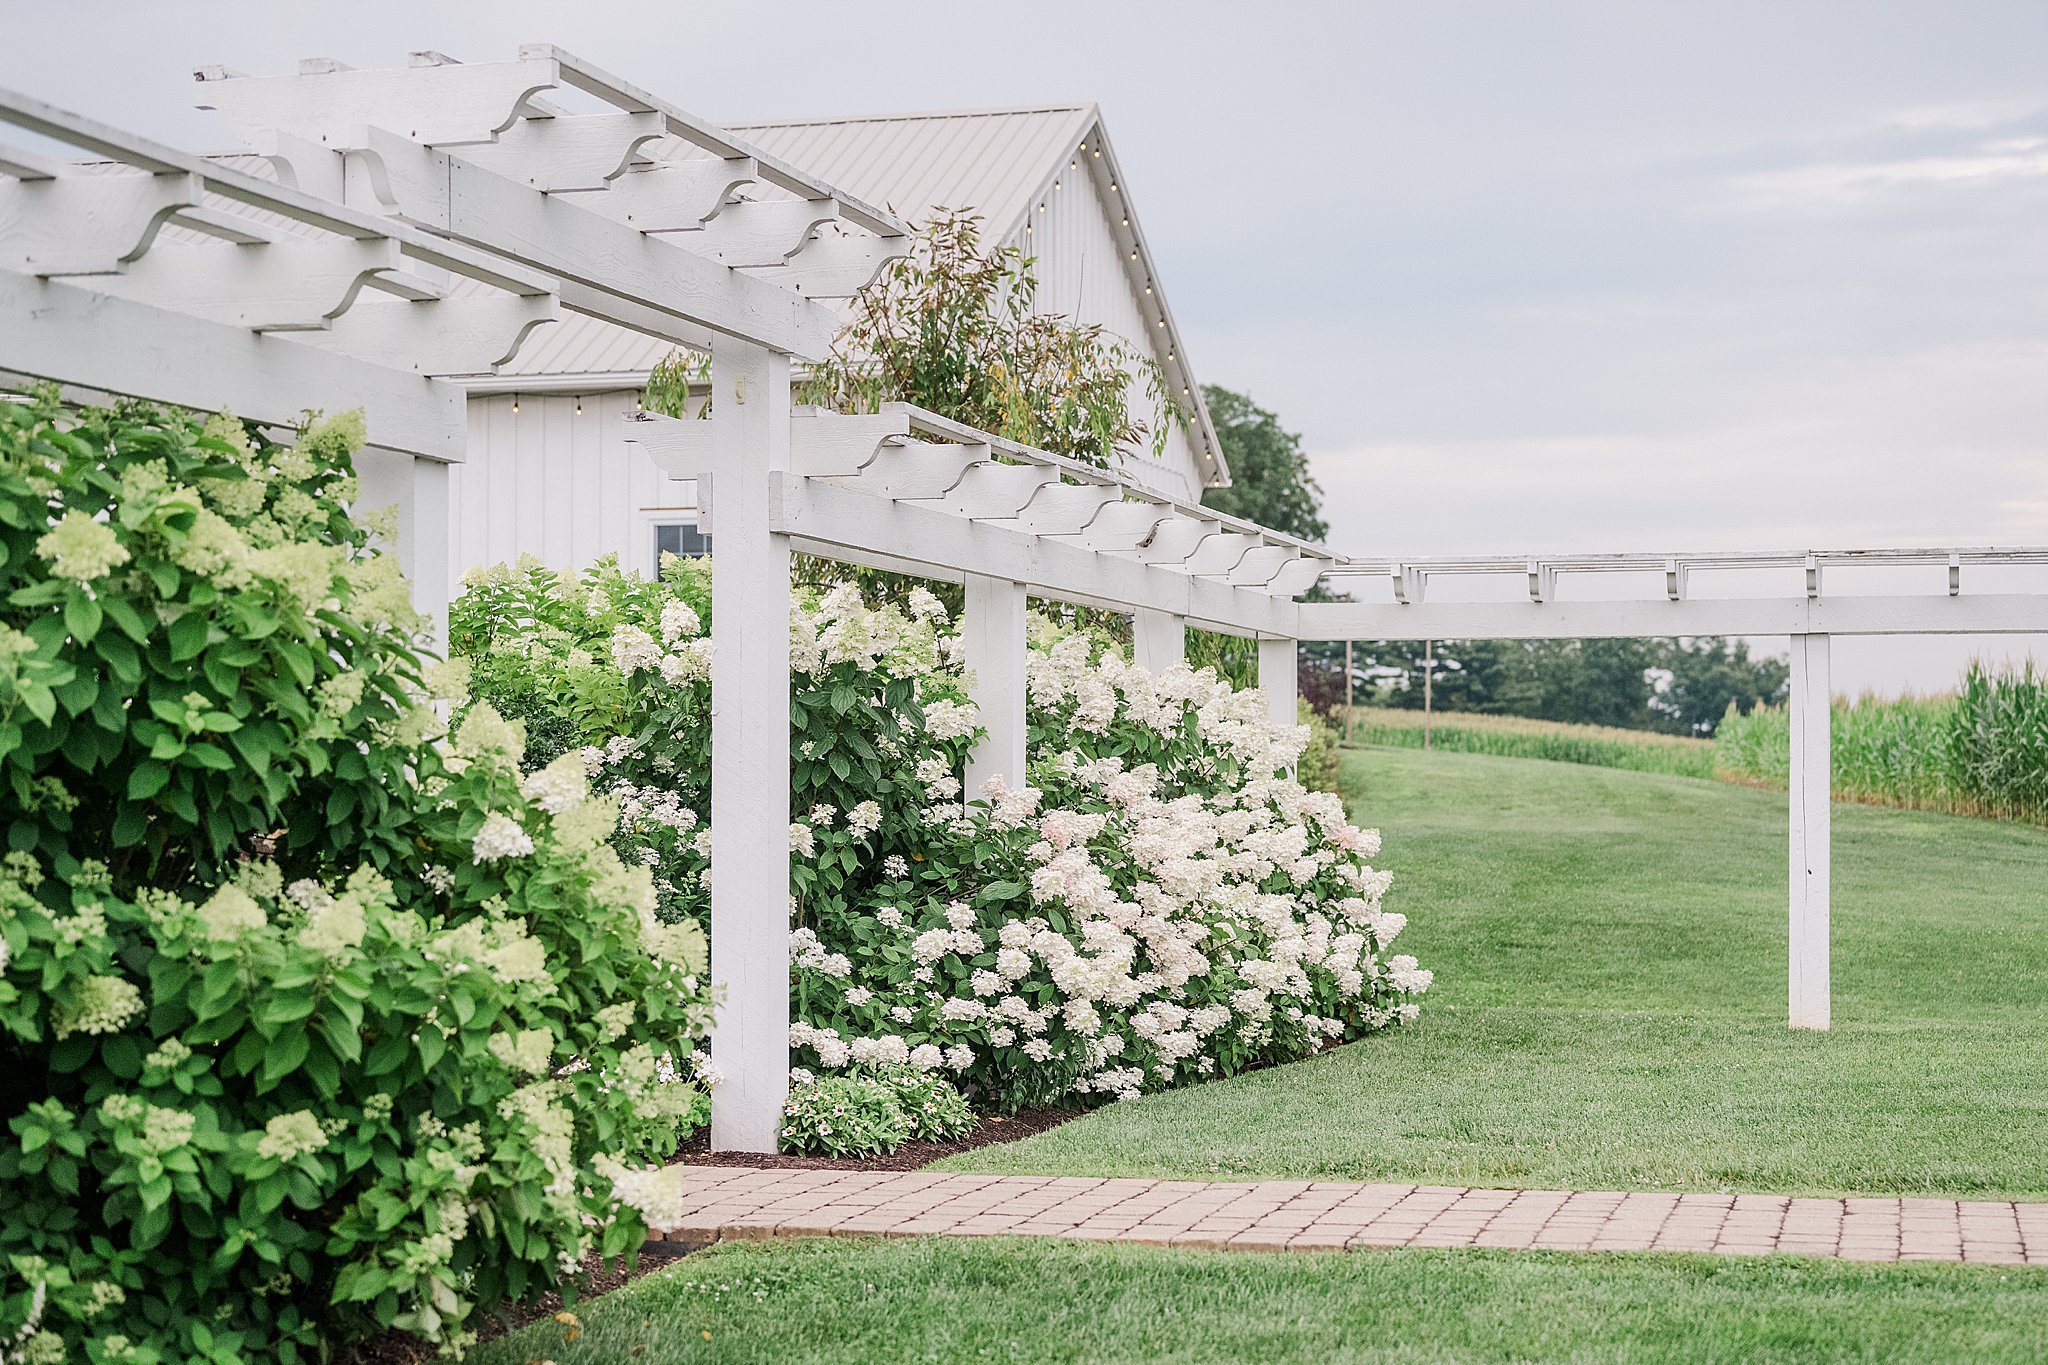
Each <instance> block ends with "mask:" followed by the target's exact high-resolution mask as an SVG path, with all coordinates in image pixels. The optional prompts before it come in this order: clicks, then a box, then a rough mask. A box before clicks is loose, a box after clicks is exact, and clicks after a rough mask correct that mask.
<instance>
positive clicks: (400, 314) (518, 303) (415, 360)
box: [306, 294, 561, 376]
mask: <svg viewBox="0 0 2048 1365" xmlns="http://www.w3.org/2000/svg"><path fill="white" fill-rule="evenodd" d="M560 316H561V305H560V304H559V303H558V302H557V301H556V300H555V298H554V297H553V296H552V295H546V294H543V295H540V296H539V297H537V298H521V297H519V296H518V295H516V294H499V295H497V296H496V297H494V298H455V299H435V300H426V301H422V302H419V303H390V304H364V305H362V306H360V307H355V308H350V309H349V310H348V311H347V312H345V313H343V314H341V315H340V316H339V317H337V318H335V319H334V320H333V321H332V322H330V323H329V324H328V328H327V330H326V331H324V332H319V333H315V334H313V335H311V336H309V337H307V338H306V339H307V340H308V341H309V342H311V343H312V344H314V345H318V346H326V347H331V348H332V349H334V350H336V351H339V352H341V353H342V354H343V355H352V356H357V357H359V358H361V359H363V360H375V361H381V362H383V363H385V364H389V365H392V366H393V367H394V368H399V367H403V368H406V369H409V370H412V371H413V372H414V373H416V374H429V375H436V376H440V375H473V374H488V373H490V372H491V371H492V370H495V369H496V368H497V367H498V366H500V365H502V364H504V363H505V362H506V361H508V360H510V359H511V358H512V357H513V355H514V354H515V353H517V351H518V350H519V347H520V345H521V343H523V342H524V341H525V340H526V337H527V334H528V333H529V332H531V331H532V330H533V329H534V328H536V327H539V326H542V325H544V324H546V323H551V322H554V321H555V320H556V319H557V318H559V317H560Z"/></svg>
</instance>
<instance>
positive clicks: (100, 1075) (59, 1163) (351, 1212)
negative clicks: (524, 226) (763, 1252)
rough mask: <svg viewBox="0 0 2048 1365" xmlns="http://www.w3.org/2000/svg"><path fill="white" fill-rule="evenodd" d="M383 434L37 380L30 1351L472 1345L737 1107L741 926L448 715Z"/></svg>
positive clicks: (25, 668) (29, 608)
mask: <svg viewBox="0 0 2048 1365" xmlns="http://www.w3.org/2000/svg"><path fill="white" fill-rule="evenodd" d="M360 439H361V426H360V422H359V420H357V419H353V418H339V419H332V420H328V421H324V422H311V423H309V425H308V427H307V429H306V430H305V431H304V432H303V433H301V434H300V435H299V437H298V439H297V440H296V441H294V442H292V443H290V444H276V443H273V442H271V441H269V440H267V439H265V438H264V437H263V436H262V435H261V434H259V433H257V432H255V431H252V430H248V429H245V428H244V427H243V426H242V424H240V423H238V422H235V421H233V420H232V419H227V418H215V419H212V420H206V421H202V420H200V419H196V418H189V417H186V416H183V415H180V414H172V413H164V412H158V411H153V410H148V409H142V408H127V409H122V410H118V411H112V412H100V411H89V412H77V411H72V410H68V409H65V408H63V407H61V406H59V405H58V404H57V403H56V402H55V401H54V400H52V399H49V398H40V399H38V400H37V401H35V402H33V403H30V404H20V405H8V406H5V407H0V442H4V444H0V546H4V549H5V553H6V560H5V566H4V574H5V583H4V593H5V605H4V615H0V772H4V774H5V777H6V781H7V784H8V788H9V792H10V795H11V797H12V800H11V802H10V811H9V822H8V826H7V838H8V847H9V850H10V851H9V852H8V854H7V855H6V861H5V864H4V867H0V968H4V975H0V1113H4V1117H5V1120H6V1126H7V1130H8V1133H9V1134H10V1137H9V1139H8V1140H7V1141H5V1142H0V1256H4V1257H5V1258H6V1259H5V1271H6V1276H7V1278H6V1279H5V1280H4V1281H0V1340H6V1341H8V1342H9V1343H11V1344H10V1346H9V1347H8V1349H9V1351H10V1352H12V1353H14V1354H13V1355H11V1356H10V1358H16V1357H19V1358H23V1359H35V1360H41V1359H50V1360H55V1359H66V1358H68V1359H91V1360H94V1361H112V1360H134V1361H188V1360H211V1361H229V1360H243V1359H274V1358H275V1359H315V1358H322V1357H323V1356H324V1354H325V1353H326V1352H327V1351H328V1349H329V1348H330V1347H331V1345H332V1344H333V1343H334V1342H336V1341H338V1340H341V1339H343V1338H346V1337H347V1336H350V1335H352V1334H356V1333H360V1332H367V1331H371V1330H374V1329H376V1328H379V1327H385V1326H391V1325H398V1326H402V1327H407V1328H411V1329H413V1330H415V1331H417V1332H419V1333H420V1334H422V1335H424V1336H426V1337H428V1338H430V1339H434V1340H437V1341H440V1342H442V1343H443V1344H446V1345H451V1346H459V1345H460V1343H461V1342H462V1341H463V1340H464V1339H465V1330H466V1329H465V1327H464V1323H465V1320H466V1318H467V1317H468V1315H469V1314H470V1312H471V1311H472V1310H473V1308H474V1307H475V1306H476V1305H478V1304H486V1305H488V1304H491V1303H494V1302H496V1301H498V1300H500V1299H503V1298H506V1297H519V1296H523V1295H527V1294H530V1293H532V1292H535V1291H537V1290H539V1289H541V1288H543V1287H547V1286H552V1285H555V1284H557V1283H560V1282H562V1281H563V1280H564V1279H565V1278H566V1277H567V1276H569V1275H571V1274H572V1273H573V1272H574V1271H575V1270H576V1268H577V1266H578V1264H579V1262H580V1261H581V1260H582V1259H583V1258H584V1257H585V1256H586V1255H588V1254H591V1253H593V1252H599V1251H602V1252H608V1253H616V1252H619V1251H622V1250H624V1249H626V1248H629V1247H631V1246H633V1245H635V1244H636V1241H637V1237H638V1235H639V1233H640V1231H641V1220H640V1216H639V1213H638V1212H637V1211H636V1209H635V1207H634V1206H633V1204H632V1203H631V1202H630V1201H632V1200H635V1199H637V1198H639V1197H640V1196H639V1194H638V1192H639V1191H640V1190H641V1189H642V1188H643V1186H644V1184H645V1176H644V1174H643V1173H642V1171H641V1170H640V1169H638V1168H639V1167H641V1166H642V1165H643V1164H644V1163H646V1162H648V1161H650V1160H654V1159H658V1158H660V1157H662V1156H665V1155H667V1154H668V1153H669V1152H671V1151H672V1150H673V1149H674V1146H675V1143H676V1140H677V1137H678V1135H679V1133H680V1132H681V1131H682V1130H683V1129H684V1128H685V1126H686V1125H687V1124H688V1123H689V1122H690V1121H691V1120H692V1119H693V1118H695V1117H698V1111H700V1110H701V1108H702V1104H703V1096H702V1093H701V1091H699V1090H698V1089H697V1088H696V1087H695V1086H694V1085H692V1084H690V1083H689V1082H688V1081H687V1080H685V1079H683V1078H682V1077H681V1076H679V1075H678V1068H687V1067H688V1065H689V1062H688V1058H689V1056H690V1048H691V1040H692V1039H693V1038H694V1037H697V1036H699V1035H700V1034H701V1033H702V1031H703V1029H704V1026H705V1023H706V1018H707V1013H708V1002H707V1000H706V992H705V989H704V987H703V985H702V983H701V979H700V978H701V974H702V972H703V970H704V944H703V939H702V935H701V933H699V932H697V931H696V930H695V929H694V928H692V927H689V926H673V927H672V926H664V925H662V924H660V923H659V921H658V920H657V919H656V917H655V915H654V909H655V903H654V896H653V888H652V885H651V878H650V876H649V874H648V873H647V871H646V870H645V869H644V868H637V867H633V868H629V867H628V866H626V865H625V864H624V863H622V862H621V861H620V860H619V858H618V856H617V854H616V853H615V852H614V851H613V850H612V848H611V847H610V845H609V843H608V842H607V841H608V839H609V837H610V836H611V833H612V831H613V829H614V827H615V825H616V823H617V809H616V806H615V805H614V803H612V802H611V801H609V800H592V799H588V797H587V792H586V787H585V783H584V781H583V776H582V772H581V769H580V766H578V765H576V764H575V762H574V761H573V760H572V761H571V763H570V764H569V765H557V766H555V767H550V768H547V769H545V770H543V771H541V772H539V773H535V774H526V773H524V772H523V771H522V768H521V764H520V757H521V749H522V734H521V731H520V727H519V726H518V725H517V724H516V723H512V722H507V721H505V720H504V719H502V718H501V717H500V716H499V715H498V714H497V713H496V712H495V711H493V710H491V709H490V708H489V707H488V706H477V707H472V708H470V709H469V710H468V712H467V713H466V715H465V718H464V720H463V722H462V724H461V726H460V727H459V728H458V729H457V731H456V732H455V733H454V734H453V735H452V736H448V737H446V738H440V737H439V732H440V730H441V729H442V723H441V720H440V717H439V714H438V713H437V711H436V709H435V706H434V704H433V698H432V697H431V696H430V694H429V690H428V684H427V682H426V681H425V680H424V679H423V677H422V670H421V669H420V667H419V664H418V661H417V658H416V656H415V654H414V652H413V648H412V643H411V640H410V638H409V632H410V631H411V630H412V628H413V626H414V624H415V621H414V618H413V616H412V613H411V609H410V607H409V605H408V604H407V596H406V589H405V585H404V583H403V581H402V580H401V579H400V578H399V576H398V573H397V571H396V568H395V564H394V561H393V560H392V559H391V558H390V557H388V556H385V555H383V554H380V553H378V552H377V551H376V549H375V548H374V545H373V543H372V536H371V533H370V532H369V531H368V530H367V529H366V528H365V527H363V526H361V525H358V524H357V523H356V522H354V521H352V520H351V519H350V517H349V515H348V513H347V510H346V508H347V505H348V503H349V502H350V501H351V500H352V499H353V498H354V497H355V495H356V482H355V478H354V476H353V474H352V472H351V455H352V452H353V450H354V448H355V446H356V445H357V444H358V443H359V441H360ZM427 672H428V673H429V674H431V675H432V676H433V678H434V681H435V682H436V683H437V684H439V685H440V686H442V688H443V689H444V691H448V690H452V685H453V683H454V682H455V679H454V678H453V677H451V676H450V674H449V671H448V670H447V669H446V668H445V666H444V667H442V668H439V669H430V670H427ZM622 1200H623V1201H628V1202H622Z"/></svg>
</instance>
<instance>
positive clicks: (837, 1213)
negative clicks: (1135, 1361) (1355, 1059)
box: [662, 1166, 2048, 1265]
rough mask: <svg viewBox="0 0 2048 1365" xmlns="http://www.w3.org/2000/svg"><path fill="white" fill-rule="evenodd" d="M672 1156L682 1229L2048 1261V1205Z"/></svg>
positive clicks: (683, 1232)
mask: <svg viewBox="0 0 2048 1365" xmlns="http://www.w3.org/2000/svg"><path fill="white" fill-rule="evenodd" d="M682 1170H683V1191H684V1193H683V1216H682V1218H681V1219H680V1220H678V1221H677V1222H676V1223H675V1225H674V1226H673V1227H670V1228H666V1229H662V1231H664V1232H667V1233H669V1234H671V1235H674V1236H678V1237H680V1238H683V1239H702V1238H705V1237H714V1238H758V1237H798V1236H816V1235H819V1234H839V1235H846V1236H852V1235H857V1234H882V1235H887V1236H896V1237H908V1236H917V1235H922V1234H928V1233H943V1234H945V1235H947V1236H953V1237H997V1236H1008V1235H1013V1234H1014V1235H1019V1236H1030V1235H1043V1236H1053V1237H1073V1238H1083V1239H1088V1240H1094V1241H1105V1242H1140V1243H1150V1244H1153V1245H1165V1246H1187V1247H1212V1248H1213V1247H1232V1248H1247V1249H1257V1250H1281V1249H1299V1250H1337V1249H1341V1248H1347V1247H1466V1246H1478V1247H1515V1248H1522V1247H1542V1248H1548V1249H1552V1250H1557V1251H1718V1252H1726V1253H1730V1254H1738V1255H1763V1254H1767V1253H1770V1252H1787V1253H1793V1254H1797V1255H1807V1256H1835V1257H1842V1258H1845V1259H1849V1260H1867V1261H1969V1262H1989V1263H1996V1264H2002V1265H2048V1204H2006V1203H1996V1202H1988V1201H1974V1200H1965V1201H1960V1202H1959V1201H1957V1200H1953V1199H1791V1198H1785V1197H1781V1196H1778V1195H1759V1194H1668V1193H1667V1194H1624V1193H1618V1192H1602V1191H1564V1190H1467V1189H1458V1188H1455V1187H1450V1186H1437V1185H1356V1184H1346V1183H1339V1182H1335V1181H1315V1182H1310V1181H1306V1180H1261V1181H1247V1182H1216V1183H1209V1182H1203V1181H1195V1180H1100V1179H1085V1178H1078V1177H1058V1178H1055V1177H1051V1176H1015V1175H1012V1176H982V1175H943V1174H939V1173H936V1172H924V1171H911V1172H902V1173H891V1172H870V1171H807V1170H789V1169H781V1170H759V1169H754V1168H749V1167H737V1166H692V1167H685V1168H682Z"/></svg>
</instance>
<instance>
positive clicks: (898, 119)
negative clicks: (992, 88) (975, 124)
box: [720, 101, 1096, 132]
mask: <svg viewBox="0 0 2048 1365" xmlns="http://www.w3.org/2000/svg"><path fill="white" fill-rule="evenodd" d="M1095 107H1096V105H1095V104H1094V102H1092V101H1089V102H1084V103H1078V104H1019V105H1011V106H992V107H990V108H985V109H930V110H925V111H922V112H919V111H911V112H905V113H895V114H840V115H834V116H830V117H821V118H793V119H759V120H754V121H752V122H744V123H727V124H722V125H720V126H721V127H725V128H729V129H731V130H733V131H734V132H745V131H747V130H749V129H754V128H823V127H828V126H830V125H832V124H838V123H931V122H937V121H939V120H941V119H967V118H999V117H1002V116H1004V115H1016V114H1079V113H1084V112H1086V111H1087V110H1090V109H1093V108H1095Z"/></svg>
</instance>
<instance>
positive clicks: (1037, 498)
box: [1005, 483, 1121, 536]
mask: <svg viewBox="0 0 2048 1365" xmlns="http://www.w3.org/2000/svg"><path fill="white" fill-rule="evenodd" d="M1120 496H1121V492H1120V490H1118V489H1117V488H1114V487H1111V486H1106V485H1102V484H1073V483H1048V484H1044V485H1042V486H1041V487H1040V488H1039V490H1038V492H1037V493H1036V494H1035V495H1033V497H1032V499H1031V501H1030V502H1028V503H1026V504H1025V505H1024V506H1023V507H1021V508H1019V509H1018V511H1017V515H1016V516H1015V517H1014V518H1012V519H1011V520H1010V521H1008V522H1006V523H1005V524H1006V525H1011V526H1015V527H1016V528H1017V529H1018V530H1020V531H1029V532H1030V533H1031V534H1033V535H1038V536H1046V535H1071V534H1073V533H1074V532H1076V531H1079V530H1081V529H1083V528H1084V527H1086V526H1088V525H1089V523H1091V522H1093V521H1094V520H1095V518H1096V517H1097V516H1098V515H1100V514H1101V512H1102V509H1103V508H1104V507H1106V506H1108V505H1109V504H1111V503H1113V502H1115V501H1116V500H1117V499H1118V498H1119V497H1120Z"/></svg>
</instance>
